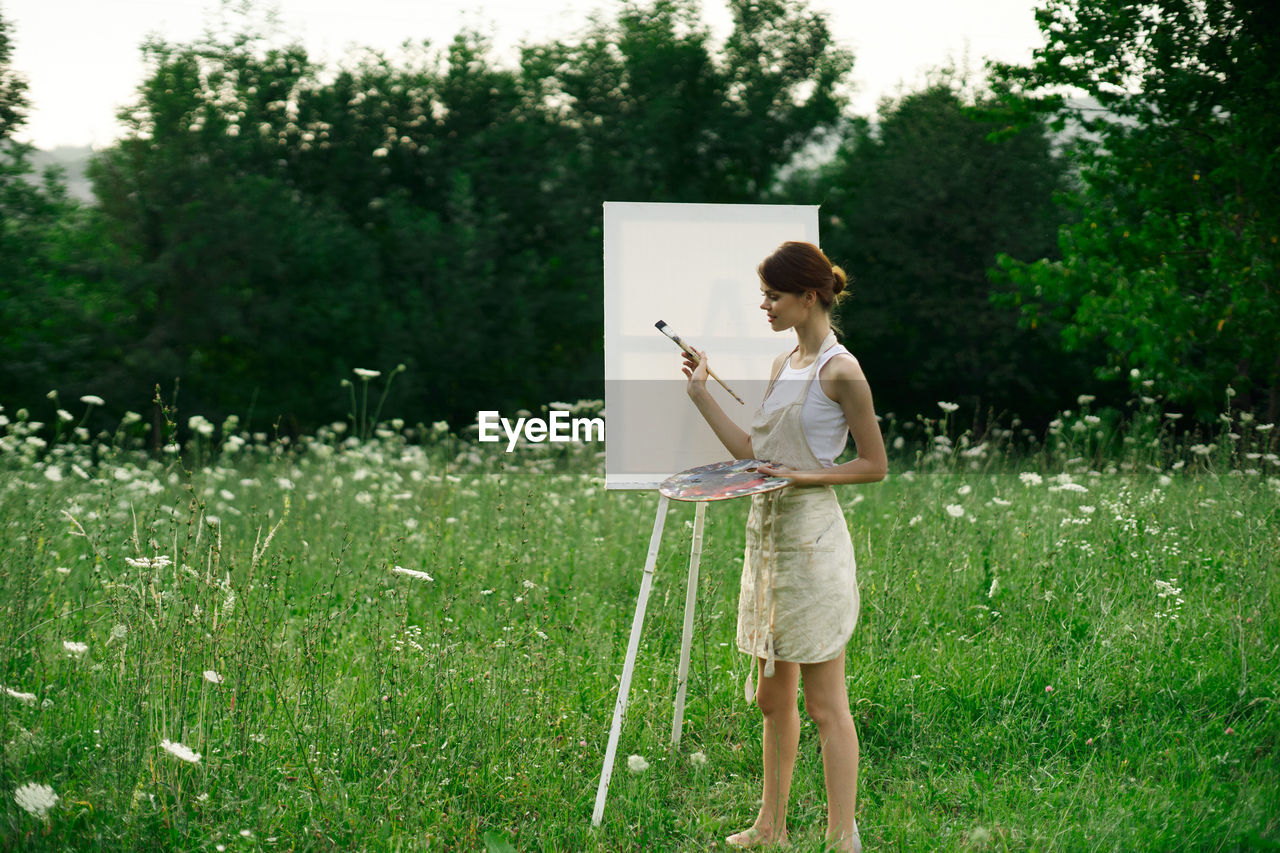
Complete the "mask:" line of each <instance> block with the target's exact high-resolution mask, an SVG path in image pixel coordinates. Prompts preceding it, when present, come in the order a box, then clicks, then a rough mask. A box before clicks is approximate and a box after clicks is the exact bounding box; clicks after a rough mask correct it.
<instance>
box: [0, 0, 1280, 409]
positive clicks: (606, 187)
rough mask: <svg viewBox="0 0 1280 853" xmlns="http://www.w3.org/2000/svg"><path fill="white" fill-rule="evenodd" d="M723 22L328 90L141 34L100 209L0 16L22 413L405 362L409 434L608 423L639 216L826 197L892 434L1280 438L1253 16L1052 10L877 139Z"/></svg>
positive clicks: (478, 51) (806, 31) (368, 76)
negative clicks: (662, 206) (40, 167)
mask: <svg viewBox="0 0 1280 853" xmlns="http://www.w3.org/2000/svg"><path fill="white" fill-rule="evenodd" d="M730 7H731V11H732V15H733V29H732V32H731V33H730V35H729V36H728V38H727V39H726V40H725V41H724V42H723V44H721V45H718V46H717V45H715V44H713V40H712V38H711V36H710V35H709V33H708V32H707V31H706V29H705V27H704V26H703V25H702V24H701V23H700V17H699V14H698V8H697V5H696V3H695V2H694V0H656V2H652V3H648V4H630V5H626V6H624V7H623V8H622V11H621V12H619V13H618V15H617V16H616V17H615V18H614V19H612V20H595V21H593V22H592V23H590V24H589V25H588V26H587V28H586V29H584V30H583V31H582V32H581V34H580V35H579V36H577V37H574V38H571V39H564V40H559V41H552V42H548V43H544V44H533V45H526V46H524V47H523V48H521V50H520V54H519V58H518V60H516V61H515V62H508V63H503V62H500V61H499V60H498V59H497V58H496V57H495V55H494V51H493V50H492V47H491V45H490V43H489V42H488V41H487V40H486V38H485V37H484V36H483V35H480V34H476V33H470V32H464V33H461V34H459V35H458V36H457V37H456V38H455V39H454V40H453V41H452V42H451V43H450V44H449V45H447V46H445V47H443V48H441V49H437V48H434V47H432V46H430V45H427V44H419V45H416V46H407V47H406V48H405V49H404V51H402V52H401V53H399V54H397V55H394V56H388V55H385V54H381V53H377V52H366V53H364V54H361V55H359V56H356V57H353V58H351V59H350V60H348V61H347V62H345V63H344V64H342V65H341V66H340V67H335V68H330V67H323V66H320V65H318V64H316V63H315V62H313V61H312V60H311V58H310V57H308V55H307V53H306V52H305V50H303V49H302V48H301V47H300V46H298V45H296V44H287V43H281V42H280V40H279V39H278V38H274V37H272V36H271V34H269V33H264V32H262V31H261V30H260V29H256V28H254V27H248V28H246V29H245V30H244V31H239V32H237V31H231V32H225V33H220V34H210V35H207V36H206V37H204V38H202V39H199V40H196V41H194V42H191V43H185V44H168V43H164V42H162V41H151V42H148V43H147V44H146V45H145V46H144V48H143V49H144V51H145V55H146V57H147V60H148V67H149V69H150V70H149V73H148V76H147V78H146V80H145V81H144V82H143V83H142V84H141V85H140V87H139V89H138V91H137V93H136V98H135V101H134V103H133V104H132V105H131V106H130V107H128V108H127V109H126V110H124V111H123V112H122V113H121V116H120V118H121V121H122V124H123V126H124V128H125V132H124V133H123V135H122V137H121V138H120V139H119V141H117V142H116V143H114V144H113V145H112V146H111V147H110V148H108V149H106V150H104V151H101V152H99V153H98V154H97V155H96V156H95V158H94V160H93V162H92V164H91V166H90V177H91V180H92V184H93V191H94V195H95V198H96V202H95V203H94V204H91V205H82V204H78V203H75V202H73V201H72V200H71V199H69V198H68V196H67V194H66V191H65V188H64V187H62V186H61V184H60V183H59V181H58V180H57V177H56V175H49V176H45V177H44V178H39V177H38V176H36V175H35V174H34V172H33V169H32V167H31V166H30V162H29V161H30V153H31V152H30V148H29V147H28V146H23V145H20V144H18V143H16V142H15V141H14V139H13V134H14V132H15V131H16V130H17V129H18V128H19V127H20V126H21V122H22V117H23V114H24V111H25V109H26V108H27V102H26V95H25V89H24V85H23V82H22V78H21V75H20V73H19V70H18V69H15V68H13V67H12V65H11V63H10V48H11V39H13V38H14V37H20V33H19V34H15V33H13V32H12V30H11V29H10V28H9V27H8V26H7V25H6V24H5V23H4V21H3V19H2V18H0V214H3V220H2V223H0V329H2V330H3V342H2V343H0V403H3V404H4V405H6V407H8V410H9V411H10V412H12V411H13V410H14V409H16V408H17V407H19V406H28V407H31V408H32V409H33V410H35V409H38V408H39V407H42V406H43V407H45V408H47V407H48V406H49V403H48V402H47V401H46V400H45V395H46V393H47V392H48V391H50V389H54V388H56V389H58V390H59V391H61V392H62V393H63V395H64V397H72V396H74V395H78V394H85V393H90V394H95V395H98V396H101V397H103V398H104V399H106V401H107V404H106V406H105V407H104V408H105V409H106V410H107V411H108V412H109V413H110V412H115V413H116V414H120V413H123V412H124V411H125V410H126V409H132V410H136V411H143V410H145V409H146V408H147V406H148V405H149V402H150V400H151V399H152V396H153V393H154V388H155V387H156V386H157V385H159V386H160V387H161V389H162V392H163V393H164V394H165V395H166V396H167V397H168V398H169V399H170V401H172V400H173V399H174V397H175V396H176V400H177V405H178V407H179V409H180V410H181V411H182V412H183V413H185V414H195V413H200V414H203V415H205V416H206V417H209V418H211V419H213V420H215V421H217V420H220V419H221V418H222V417H223V416H225V415H227V414H231V413H235V414H238V415H240V416H241V417H242V421H243V419H246V418H247V419H248V421H249V422H250V423H252V424H254V425H256V426H257V427H258V428H264V427H265V426H266V425H270V424H275V425H276V426H277V427H278V428H280V429H282V430H287V431H294V430H306V429H310V428H312V427H314V426H315V425H317V424H319V423H324V422H327V421H331V420H337V419H342V418H343V417H345V416H346V415H347V414H348V413H349V403H348V399H349V397H348V394H347V393H346V392H345V391H344V390H343V389H341V388H340V387H339V383H340V381H341V380H342V379H344V378H351V377H352V374H351V370H352V368H355V367H361V368H370V369H378V370H381V371H382V374H383V376H382V378H381V379H380V380H378V381H385V380H386V379H387V378H388V377H389V376H391V375H393V373H394V372H395V369H396V368H397V366H398V365H403V366H404V368H405V369H404V370H403V371H402V372H400V373H395V376H396V378H395V382H394V384H393V386H392V387H391V389H390V396H389V398H388V400H387V402H386V404H385V411H386V412H389V413H394V414H396V415H397V416H400V417H403V418H405V419H406V420H409V421H410V422H413V421H423V422H430V421H435V420H440V419H448V420H449V421H450V422H451V423H453V424H454V425H455V426H461V425H463V424H465V423H469V422H470V421H471V420H473V419H474V416H475V412H476V411H477V410H478V409H480V408H500V409H507V410H515V409H516V408H519V407H529V408H534V407H536V406H538V405H540V404H542V403H546V402H549V401H550V400H552V399H558V398H559V399H564V398H569V399H576V398H578V397H599V396H600V395H601V391H602V388H603V376H602V369H603V365H602V357H601V346H602V341H601V336H600V329H601V302H602V299H601V280H602V260H601V238H602V234H601V224H602V217H601V213H602V209H601V203H602V202H603V201H604V200H607V199H609V200H612V199H616V200H643V201H668V202H722V203H755V202H767V203H789V202H794V203H805V204H821V215H822V217H823V220H822V231H823V246H824V249H826V250H827V252H828V254H829V255H831V256H832V257H833V259H835V260H836V261H837V262H839V263H841V264H842V265H844V266H845V267H846V269H848V270H849V271H850V273H851V274H852V276H853V278H854V282H853V291H854V296H853V299H852V300H851V301H850V302H849V303H848V306H847V308H846V309H845V310H844V312H843V314H842V315H841V317H840V320H839V322H840V325H841V328H842V331H843V334H844V337H845V339H846V342H847V343H848V344H849V345H850V347H851V349H853V350H854V351H855V352H856V353H857V354H858V355H859V358H860V359H861V360H862V362H863V364H864V366H865V368H866V370H867V372H868V375H869V376H870V377H871V378H872V381H873V387H874V388H875V389H876V394H877V404H878V408H879V409H880V410H882V411H894V412H896V413H898V414H899V415H901V416H910V415H911V414H914V413H917V412H925V413H934V412H936V401H938V400H949V401H954V402H960V403H962V404H965V405H967V406H969V407H971V408H972V409H973V410H975V411H996V412H1004V413H1017V414H1021V415H1022V416H1024V418H1028V419H1035V418H1037V417H1044V418H1046V419H1047V418H1048V417H1050V416H1051V415H1052V413H1053V412H1054V411H1056V410H1057V409H1058V408H1060V407H1062V406H1063V405H1064V404H1068V403H1069V402H1071V401H1073V400H1074V398H1075V396H1076V395H1077V394H1079V393H1082V392H1085V391H1090V392H1095V393H1096V392H1097V391H1098V389H1099V388H1101V393H1102V394H1103V395H1104V397H1105V396H1106V395H1107V394H1110V395H1111V396H1112V399H1114V400H1116V401H1120V400H1122V399H1124V398H1125V396H1126V395H1127V394H1128V393H1129V392H1130V390H1131V389H1130V383H1131V382H1132V383H1138V382H1142V381H1145V382H1147V383H1148V384H1147V385H1145V386H1141V387H1142V389H1143V393H1147V394H1152V395H1156V394H1159V395H1161V396H1163V397H1164V398H1166V399H1167V400H1168V401H1169V402H1170V404H1171V405H1174V406H1178V407H1181V408H1184V409H1188V410H1193V411H1196V412H1198V413H1200V414H1202V415H1206V416H1208V415H1209V414H1211V413H1213V412H1216V411H1219V410H1220V408H1221V399H1220V395H1221V394H1222V393H1223V390H1224V389H1225V387H1226V386H1227V385H1228V384H1231V385H1232V386H1233V388H1234V390H1235V391H1236V392H1238V394H1237V396H1236V397H1235V398H1234V404H1235V405H1245V406H1248V407H1252V408H1255V409H1258V410H1259V412H1260V413H1264V414H1266V416H1268V417H1270V418H1271V419H1272V420H1274V419H1275V417H1276V414H1277V411H1276V409H1277V394H1278V393H1280V392H1278V389H1280V349H1278V348H1277V347H1278V345H1277V340H1280V335H1278V334H1277V331H1278V330H1280V323H1278V322H1277V307H1276V306H1277V295H1276V281H1275V263H1274V261H1275V254H1276V234H1277V233H1278V230H1280V229H1277V227H1276V223H1277V215H1278V213H1280V212H1278V211H1277V207H1276V206H1277V199H1278V198H1280V194H1278V193H1277V192H1276V186H1275V180H1276V179H1275V175H1274V161H1275V150H1276V145H1277V139H1278V138H1280V134H1278V133H1277V119H1276V118H1275V115H1276V113H1275V110H1274V109H1270V108H1268V104H1273V97H1274V91H1275V87H1276V83H1277V74H1276V60H1275V58H1274V57H1276V56H1277V55H1280V54H1277V52H1276V50H1275V47H1276V45H1275V43H1274V35H1273V34H1274V32H1275V30H1274V28H1271V27H1270V26H1269V24H1270V21H1269V20H1267V18H1268V16H1269V15H1271V14H1272V13H1270V12H1268V11H1266V9H1265V7H1264V6H1263V5H1262V4H1258V5H1257V6H1256V7H1253V6H1251V5H1250V4H1247V3H1219V2H1209V3H1202V2H1181V0H1160V2H1150V3H1141V4H1133V3H1118V2H1110V0H1056V2H1049V3H1048V4H1047V5H1046V6H1045V7H1044V8H1043V9H1041V10H1040V12H1038V15H1039V19H1040V22H1041V27H1042V30H1043V31H1044V33H1045V36H1046V44H1045V46H1044V47H1043V48H1041V49H1040V50H1039V51H1037V53H1036V57H1035V60H1034V61H1033V62H1032V63H1031V64H1030V65H1028V66H1025V67H995V68H992V69H991V70H990V74H989V77H988V79H986V80H984V81H980V82H975V81H973V80H969V79H966V78H965V77H964V76H963V75H959V74H954V73H952V74H946V73H939V74H937V75H935V76H934V78H933V79H932V80H931V82H930V83H929V84H928V85H927V86H924V87H923V88H922V89H921V90H920V91H917V92H913V93H910V94H907V95H904V96H902V97H900V98H897V99H894V100H890V101H886V102H884V103H883V104H882V105H881V107H880V109H879V111H878V114H877V115H876V116H874V117H870V118H868V117H857V116H852V115H851V114H850V112H849V107H848V101H847V97H846V93H847V84H848V81H849V79H850V71H851V69H852V67H853V61H854V57H853V56H851V55H850V54H849V53H848V52H847V51H846V50H844V49H842V48H841V47H840V46H839V45H838V44H837V43H836V42H835V41H834V40H833V38H832V35H831V32H830V30H829V28H828V26H827V22H826V20H825V19H824V17H823V16H822V15H821V14H819V13H816V12H814V11H812V10H809V9H807V8H806V7H805V6H803V5H802V4H798V3H794V2H782V0H733V2H731V4H730ZM1144 9H1145V10H1146V12H1143V10H1144ZM1120 13H1123V14H1120ZM1117 15H1119V17H1117ZM1099 39H1101V42H1099ZM1098 43H1103V44H1107V45H1109V48H1108V51H1099V50H1097V49H1096V44H1098ZM1161 75H1163V76H1161ZM1063 86H1072V87H1075V91H1077V92H1080V93H1085V94H1088V95H1091V96H1092V99H1091V100H1088V101H1083V100H1081V99H1080V98H1077V99H1075V100H1072V99H1069V98H1066V97H1064V96H1063V95H1062V94H1060V93H1061V91H1062V87H1063ZM1269 95H1270V97H1271V100H1268V96H1269ZM1080 103H1087V104H1090V105H1094V106H1096V108H1097V111H1096V112H1088V111H1087V110H1086V108H1084V107H1080V106H1078V105H1079V104H1080ZM1134 371H1136V373H1135V372H1134ZM356 381H359V380H356ZM41 411H42V409H41ZM45 419H47V418H45Z"/></svg>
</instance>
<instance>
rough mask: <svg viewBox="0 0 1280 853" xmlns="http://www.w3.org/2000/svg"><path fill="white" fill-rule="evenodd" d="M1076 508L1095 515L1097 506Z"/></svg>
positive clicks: (1086, 513)
mask: <svg viewBox="0 0 1280 853" xmlns="http://www.w3.org/2000/svg"><path fill="white" fill-rule="evenodd" d="M1076 509H1078V510H1080V511H1081V512H1082V513H1084V514H1085V515H1093V512H1094V509H1095V508H1094V507H1091V506H1078V507H1076Z"/></svg>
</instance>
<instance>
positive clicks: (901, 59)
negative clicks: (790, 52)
mask: <svg viewBox="0 0 1280 853" xmlns="http://www.w3.org/2000/svg"><path fill="white" fill-rule="evenodd" d="M619 5H620V4H619V3H618V2H617V0H472V2H459V0H356V2H352V0H258V2H257V3H256V4H255V6H256V7H258V8H262V9H267V8H274V9H276V10H277V12H278V19H279V23H280V25H281V27H280V28H281V30H282V31H283V32H284V33H285V34H286V35H287V36H289V37H291V38H293V39H296V40H300V41H301V42H302V43H303V44H304V45H305V46H306V47H307V50H308V52H309V53H310V54H311V55H312V57H313V58H315V59H317V60H321V61H323V62H325V63H326V64H333V63H336V62H337V61H338V60H339V59H341V58H342V56H343V55H344V54H345V53H346V52H347V51H348V49H350V48H353V47H373V48H378V49H381V50H386V51H394V50H395V49H396V48H397V47H398V46H399V45H401V44H402V43H404V42H405V41H406V40H411V41H422V40H427V41H430V42H432V43H433V44H438V45H441V46H443V45H445V44H447V43H448V42H449V41H450V40H451V39H452V37H453V36H454V34H456V33H457V32H458V31H459V30H460V29H462V28H463V27H470V28H473V29H479V30H480V31H482V32H486V33H489V34H490V35H491V36H492V37H493V39H494V43H495V46H496V47H497V48H498V50H500V51H505V52H511V51H513V49H514V47H515V46H516V45H518V44H519V43H520V42H522V41H524V42H538V41H543V40H547V39H552V38H558V37H566V36H571V35H573V34H575V33H576V32H578V31H579V30H581V29H582V28H583V26H584V25H585V24H586V23H587V19H588V16H589V15H590V14H591V13H592V12H593V11H600V12H601V13H603V14H604V16H605V17H606V18H607V19H611V18H613V17H614V12H615V11H616V10H617V9H618V8H619ZM809 5H810V8H814V9H819V10H824V11H826V12H827V13H828V20H829V21H830V22H831V26H832V30H833V32H834V33H835V35H836V38H837V39H838V40H839V41H840V42H841V43H842V44H843V45H844V46H846V47H848V48H850V49H852V50H853V52H854V72H853V82H854V85H855V87H856V88H855V91H854V97H853V109H854V112H856V113H858V114H862V115H870V114H871V113H872V112H874V110H875V106H876V103H877V101H878V100H879V99H880V98H881V97H884V96H886V95H894V94H897V93H899V92H900V91H910V90H912V89H914V88H916V87H918V86H919V85H920V84H921V83H922V82H923V80H924V77H925V73H926V72H927V71H928V70H929V69H931V68H936V67H938V66H941V65H944V64H948V63H951V64H953V65H957V66H964V65H966V64H967V66H968V67H969V68H971V69H973V70H975V71H980V70H981V67H982V63H983V61H984V60H986V59H988V58H993V59H999V60H1004V61H1013V62H1018V61H1024V60H1026V59H1029V58H1030V56H1031V50H1032V49H1033V48H1034V47H1036V46H1038V45H1039V44H1040V43H1041V40H1040V34H1039V30H1037V28H1036V25H1035V19H1034V17H1033V10H1034V6H1035V0H895V2H890V3H873V2H868V1H867V0H859V2H855V0H809ZM702 7H703V19H704V20H705V21H706V22H707V24H708V26H709V27H710V28H711V32H712V34H713V35H714V36H716V37H717V38H723V37H724V36H725V35H727V33H728V31H729V29H730V18H729V11H728V5H727V3H726V2H724V0H702ZM221 9H222V4H221V3H220V2H219V0H0V17H3V18H5V20H7V21H8V22H9V24H10V34H11V36H12V38H13V40H14V43H15V44H14V55H13V65H14V67H15V68H16V69H17V70H18V71H19V72H21V73H22V74H24V75H25V76H26V78H27V81H28V84H29V87H30V88H29V91H28V95H29V98H30V100H31V104H32V108H31V110H30V113H29V117H28V121H27V124H26V127H25V128H24V131H23V132H22V133H20V134H19V138H20V139H23V140H24V141H29V142H34V143H35V144H36V145H38V146H39V147H41V148H52V147H55V146H58V145H93V146H96V147H102V146H105V145H108V144H109V143H110V142H111V141H112V140H113V139H115V138H116V136H117V135H118V134H119V132H120V129H119V127H118V125H117V123H116V118H115V114H116V112H117V111H118V110H119V108H120V107H121V106H123V105H125V104H127V103H129V102H130V101H131V100H132V98H133V93H134V90H135V89H136V87H137V85H138V84H139V83H140V82H141V81H142V79H143V77H144V74H145V68H144V67H143V64H142V60H141V55H140V52H139V47H140V45H141V44H142V41H143V39H144V38H146V37H147V36H148V35H149V34H154V35H159V36H160V37H161V38H163V39H164V40H166V41H169V42H184V41H190V40H193V39H195V38H197V37H199V36H200V34H201V33H202V32H203V31H204V30H206V29H207V28H208V27H209V26H210V25H212V24H216V23H217V22H218V21H219V20H220V19H221V18H222V15H223V13H222V11H221ZM509 55H514V54H509Z"/></svg>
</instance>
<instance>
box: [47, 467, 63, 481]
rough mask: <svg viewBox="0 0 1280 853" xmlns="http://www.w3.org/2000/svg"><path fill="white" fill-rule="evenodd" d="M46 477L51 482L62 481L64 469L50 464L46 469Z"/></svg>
mask: <svg viewBox="0 0 1280 853" xmlns="http://www.w3.org/2000/svg"><path fill="white" fill-rule="evenodd" d="M44 478H45V479H46V480H48V481H49V482H51V483H60V482H62V469H61V468H56V467H53V466H50V467H48V468H45V469H44Z"/></svg>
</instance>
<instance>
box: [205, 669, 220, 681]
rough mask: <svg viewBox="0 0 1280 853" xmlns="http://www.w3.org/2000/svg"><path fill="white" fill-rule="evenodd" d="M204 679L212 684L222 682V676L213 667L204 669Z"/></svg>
mask: <svg viewBox="0 0 1280 853" xmlns="http://www.w3.org/2000/svg"><path fill="white" fill-rule="evenodd" d="M204 680H205V681H207V682H209V683H210V684H221V683H222V676H221V675H218V673H217V672H215V671H214V670H212V669H206V670H205V671H204Z"/></svg>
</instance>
